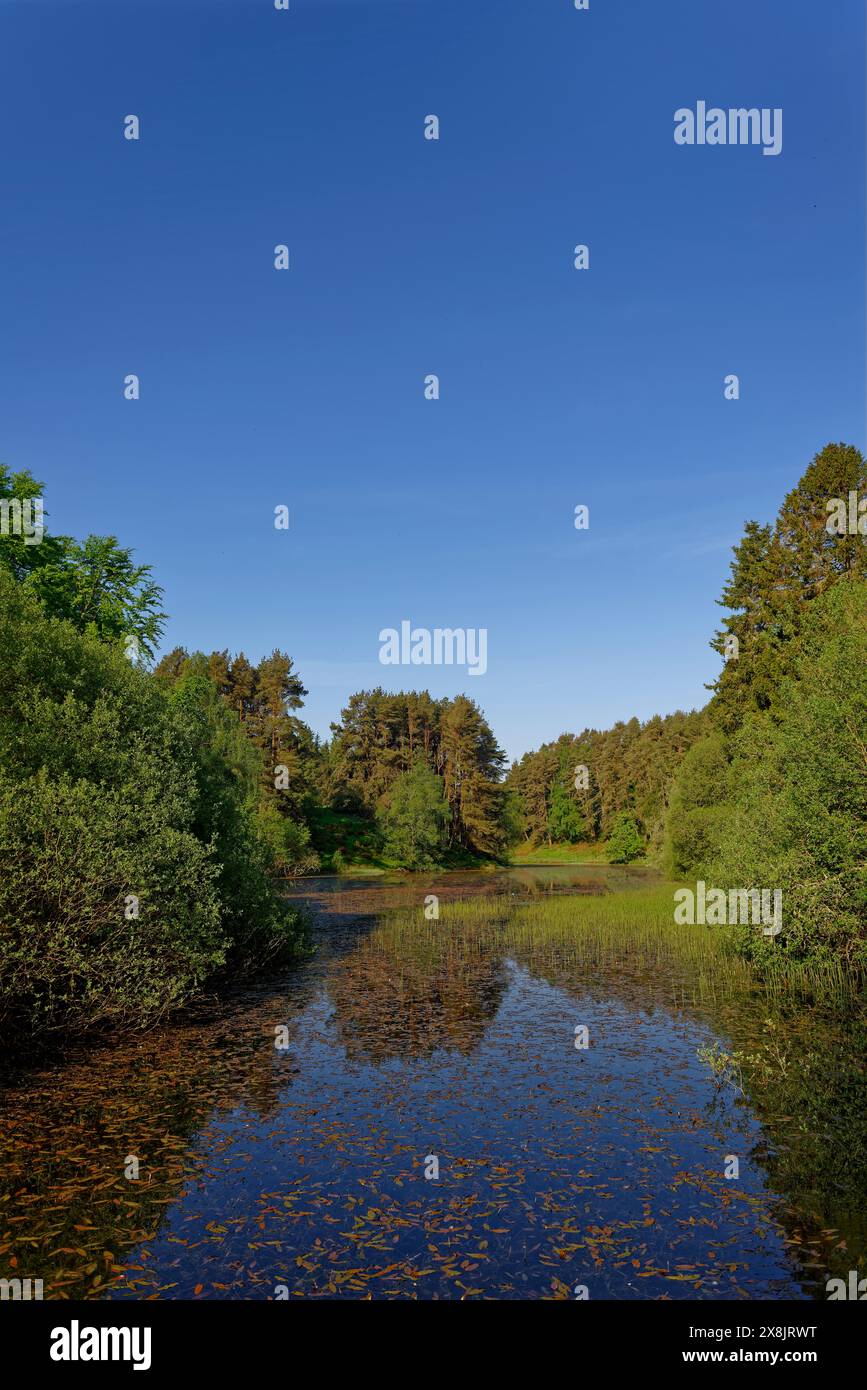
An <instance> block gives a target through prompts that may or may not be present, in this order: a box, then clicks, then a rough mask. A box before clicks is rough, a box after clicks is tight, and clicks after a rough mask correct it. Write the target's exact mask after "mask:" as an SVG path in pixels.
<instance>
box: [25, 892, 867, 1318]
mask: <svg viewBox="0 0 867 1390" xmlns="http://www.w3.org/2000/svg"><path fill="white" fill-rule="evenodd" d="M654 881H655V880H654V877H653V875H650V874H647V873H644V872H641V871H638V872H636V871H631V870H617V871H612V870H606V869H604V868H600V867H599V866H592V867H588V868H586V869H583V868H582V869H577V870H576V869H572V868H565V867H561V866H552V867H550V868H548V867H545V868H539V869H528V868H521V869H517V870H503V871H497V872H494V873H467V872H463V873H455V874H437V875H432V876H430V877H429V878H427V877H425V876H423V875H419V876H406V875H404V876H391V877H383V878H382V879H378V880H376V881H375V882H371V881H370V880H351V879H317V880H307V881H305V882H303V883H299V884H298V885H296V886H295V888H294V890H293V891H294V892H295V893H297V894H299V895H301V896H302V897H303V898H304V899H305V900H306V902H307V904H308V906H309V908H310V910H311V912H312V914H313V917H314V922H315V937H316V943H317V952H316V955H315V957H314V959H313V960H312V961H310V962H309V963H307V964H305V965H304V966H303V967H302V968H300V969H299V970H297V971H296V972H294V973H293V974H291V975H286V976H284V977H282V978H280V979H277V980H272V981H270V982H269V984H268V985H267V987H264V986H263V987H261V988H259V989H255V990H247V991H244V992H239V993H238V994H237V995H235V996H234V997H232V998H230V999H226V1000H222V1001H219V1002H211V1003H209V1004H208V1005H206V1006H205V1005H203V1006H201V1007H200V1008H199V1009H198V1010H197V1011H193V1012H192V1013H191V1014H190V1015H188V1016H187V1017H185V1018H184V1020H183V1021H181V1022H177V1023H173V1024H171V1025H166V1026H164V1027H161V1028H160V1029H159V1030H156V1031H154V1032H153V1033H149V1034H144V1035H138V1036H134V1037H126V1038H119V1039H117V1040H116V1041H114V1042H113V1043H112V1044H110V1045H106V1046H104V1047H101V1048H99V1049H98V1050H92V1051H89V1052H88V1051H82V1052H81V1053H79V1054H78V1055H75V1056H72V1057H71V1058H67V1059H65V1060H64V1061H63V1063H58V1064H57V1066H56V1067H54V1068H47V1069H44V1070H42V1071H41V1072H40V1073H38V1074H36V1075H30V1076H28V1077H27V1078H26V1081H24V1082H22V1083H21V1084H20V1085H19V1086H17V1087H16V1086H11V1087H9V1088H8V1089H7V1090H6V1091H5V1093H4V1094H3V1097H2V1100H0V1116H2V1129H0V1135H2V1138H0V1153H2V1190H0V1277H6V1278H12V1277H16V1276H17V1277H21V1278H25V1277H30V1278H42V1279H43V1281H44V1284H45V1296H46V1297H55V1298H57V1297H75V1298H81V1297H90V1298H100V1297H114V1298H129V1297H153V1296H157V1297H167V1298H176V1297H181V1298H188V1297H211V1298H232V1297H235V1298H274V1297H285V1296H289V1297H292V1296H299V1295H301V1296H308V1297H325V1298H329V1297H332V1298H336V1297H344V1298H345V1297H349V1298H366V1297H375V1298H455V1297H467V1296H469V1297H483V1296H488V1297H506V1298H509V1297H520V1298H566V1297H573V1296H574V1289H575V1287H576V1285H585V1286H587V1288H588V1291H589V1293H590V1296H591V1297H614V1298H624V1299H629V1298H660V1297H666V1298H702V1299H708V1298H760V1297H761V1298H774V1297H778V1298H779V1297H787V1298H803V1297H809V1296H811V1295H815V1296H824V1281H825V1279H826V1278H827V1277H828V1276H829V1275H830V1274H840V1273H842V1274H843V1275H844V1277H845V1273H846V1272H847V1271H848V1270H849V1269H850V1268H858V1267H859V1259H860V1262H861V1264H863V1251H864V1249H865V1240H864V1237H865V1230H864V1212H865V1191H864V1186H865V1172H867V1164H865V1158H867V1141H865V1131H867V1106H865V1103H864V1102H865V1098H867V1092H865V1070H864V1058H865V1055H867V1054H865V1050H864V1043H865V1040H867V1039H865V1033H864V1027H863V1022H861V1021H859V1018H858V1016H855V1017H853V1018H850V1019H847V1020H844V1019H841V1018H837V1017H831V1016H829V1015H824V1014H822V1013H820V1011H818V1010H816V1009H807V1008H804V1007H803V1006H802V1007H800V1008H798V1007H795V1006H794V1005H792V1004H789V1005H787V1006H785V1007H784V1006H783V1005H775V1006H773V1008H772V1007H771V1005H770V1004H769V1003H768V1000H767V999H766V997H765V996H764V995H762V993H761V992H760V991H757V990H755V989H752V988H750V987H748V986H747V985H746V984H743V983H739V984H737V985H736V987H732V986H731V984H730V985H729V986H728V987H726V988H722V987H720V988H718V989H717V988H712V989H710V990H708V989H705V988H704V985H703V984H702V981H701V980H700V979H699V978H698V973H697V967H696V965H695V963H694V961H692V959H688V960H687V959H684V958H683V956H682V954H679V952H678V947H677V945H676V944H672V945H671V948H670V950H669V949H666V950H665V951H663V952H662V953H660V952H659V951H656V952H654V951H652V950H650V949H649V947H648V946H647V945H646V943H642V941H641V940H640V939H639V940H637V941H636V942H635V943H634V944H630V945H629V947H628V948H624V947H621V946H618V947H617V948H616V949H614V950H613V951H611V952H609V954H607V955H604V954H603V955H601V956H599V957H590V956H588V955H587V953H586V949H585V947H586V942H585V943H584V945H582V946H581V949H580V950H579V949H578V945H577V943H578V942H579V941H580V940H581V938H580V932H581V927H582V916H581V914H582V901H581V900H582V898H585V897H588V898H593V899H598V898H599V897H600V896H603V895H606V896H611V895H622V901H623V904H624V912H625V913H626V914H627V915H628V913H629V911H630V909H629V906H628V904H629V895H630V894H631V893H632V892H633V891H634V890H635V889H641V888H646V887H648V886H649V885H652V884H653V883H654ZM430 894H436V896H437V898H438V900H439V906H440V907H441V909H442V911H443V918H442V920H428V919H426V918H425V916H424V911H423V904H424V900H425V898H426V897H428V896H429V895H430ZM564 898H568V901H566V902H564V901H562V899H564ZM558 900H560V901H559V909H558V910H559V912H560V916H561V918H562V917H563V913H564V912H565V913H566V914H567V917H566V919H565V920H566V925H567V928H568V930H567V931H566V932H565V933H564V932H562V931H560V930H559V929H558V930H555V929H554V928H553V926H552V927H551V929H550V930H548V928H547V926H546V925H545V923H546V917H545V914H546V913H549V912H550V913H553V912H554V909H555V904H556V902H557V901H558ZM635 901H636V902H637V901H638V899H635ZM547 903H550V904H551V906H550V908H549V907H546V904H547ZM465 904H469V906H467V907H466V908H465V907H464V905H465ZM470 909H472V910H470ZM449 913H453V914H455V915H454V916H453V917H452V918H450V917H449ZM528 913H529V914H530V916H528V915H527V914H528ZM461 914H464V915H463V916H462V915H461ZM532 914H535V916H534V915H532ZM540 914H541V915H540ZM540 923H541V924H542V925H541V926H540ZM581 1025H583V1026H586V1028H587V1029H588V1033H589V1046H588V1047H587V1048H586V1049H580V1048H578V1047H576V1041H577V1040H578V1039H577V1038H576V1034H575V1028H576V1026H581ZM280 1029H285V1034H284V1033H280V1032H279V1031H278V1030H280ZM283 1043H285V1044H286V1046H282V1044H283ZM277 1044H281V1046H277ZM700 1052H701V1053H702V1054H703V1055H702V1056H699V1053H700ZM720 1056H722V1057H723V1058H728V1059H732V1058H733V1059H734V1060H729V1061H724V1062H718V1064H717V1065H716V1076H715V1075H714V1073H713V1068H712V1067H711V1066H709V1064H708V1060H707V1059H708V1058H711V1059H713V1058H717V1059H718V1058H719V1057H720ZM133 1158H134V1159H136V1160H137V1163H138V1171H139V1176H138V1178H137V1179H131V1178H129V1177H127V1176H125V1170H126V1172H129V1171H131V1169H130V1163H131V1160H132V1159H133ZM732 1158H736V1159H737V1160H738V1163H739V1176H738V1178H737V1179H736V1180H732V1179H730V1178H727V1177H726V1176H725V1171H726V1167H727V1164H728V1166H731V1165H730V1162H729V1161H730V1160H731V1159H732Z"/></svg>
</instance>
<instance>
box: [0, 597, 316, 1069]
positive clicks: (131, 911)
mask: <svg viewBox="0 0 867 1390" xmlns="http://www.w3.org/2000/svg"><path fill="white" fill-rule="evenodd" d="M0 650H2V652H3V653H4V661H3V663H2V667H0V856H2V862H3V866H4V868H3V873H2V874H0V1039H2V1041H3V1042H4V1043H5V1044H7V1045H8V1044H9V1043H11V1042H13V1041H18V1042H21V1041H23V1040H24V1038H26V1037H29V1036H35V1035H38V1034H45V1033H53V1032H55V1031H59V1030H63V1031H64V1032H67V1033H73V1032H80V1031H84V1030H86V1029H89V1028H93V1027H95V1026H104V1025H106V1024H110V1023H115V1024H122V1025H141V1024H144V1023H147V1022H149V1021H151V1020H153V1019H154V1018H156V1017H158V1016H159V1015H160V1014H161V1013H164V1012H165V1011H166V1010H167V1009H169V1008H171V1007H173V1006H175V1005H176V1004H178V1003H179V1002H180V1001H181V1000H183V999H184V998H186V997H188V996H189V994H190V993H191V992H192V991H193V990H195V989H196V988H197V987H198V986H199V985H201V983H202V982H203V981H204V980H205V979H207V978H209V977H212V976H213V975H214V973H215V972H216V971H219V970H220V969H225V968H228V967H231V968H232V969H234V970H237V969H238V968H242V967H246V966H248V965H251V964H253V963H254V962H256V961H257V960H261V959H266V958H271V957H273V956H275V955H276V954H277V953H278V952H283V953H285V952H287V951H289V952H291V951H294V950H297V949H298V948H299V946H300V943H301V928H300V924H299V920H298V917H297V914H295V913H294V911H293V910H292V909H290V908H288V906H286V905H285V904H283V903H282V902H280V900H279V898H278V897H277V896H276V894H275V892H274V889H273V888H272V886H271V884H270V882H269V879H268V876H267V872H266V871H267V868H268V855H267V851H266V849H265V847H264V846H263V845H262V844H261V842H260V841H259V840H258V839H257V837H256V834H255V827H254V822H253V819H252V816H251V815H250V813H249V811H248V809H247V805H246V791H245V784H244V779H243V776H241V775H239V768H240V764H238V765H233V761H232V756H231V754H232V747H233V743H232V731H231V728H230V727H229V726H230V724H231V721H230V720H229V721H228V723H226V722H223V720H222V717H221V716H222V713H223V712H222V711H215V710H214V709H213V708H212V706H211V704H210V702H209V700H208V698H207V697H206V696H205V694H204V693H203V691H202V690H201V689H200V688H198V687H196V686H195V685H194V684H191V685H190V686H188V687H186V688H185V689H184V690H181V691H178V693H177V697H175V696H173V697H172V698H171V699H169V698H167V697H166V695H165V694H164V692H163V691H162V690H161V689H160V688H159V687H158V686H157V684H156V682H155V681H154V680H153V679H152V678H151V677H150V676H148V675H147V674H146V673H145V672H143V671H141V670H139V669H137V668H135V667H133V666H132V665H131V664H130V663H129V662H128V661H127V660H126V658H125V657H124V655H123V654H122V652H121V651H120V650H119V648H118V647H116V646H113V645H109V644H106V643H104V642H101V641H100V640H99V639H98V638H97V637H95V636H91V635H86V634H85V635H82V634H81V633H79V632H77V631H76V630H75V629H74V627H73V626H72V625H71V624H69V623H67V622H63V621H60V620H57V619H53V618H48V617H47V616H46V615H45V611H44V609H43V608H42V606H41V604H40V602H39V601H38V599H37V598H36V597H35V596H34V595H33V594H32V593H30V592H28V591H27V589H26V588H25V587H24V586H21V585H18V584H16V583H15V581H14V580H13V579H12V578H11V577H10V576H8V575H6V574H3V573H0ZM252 772H253V769H252V768H250V767H249V766H248V767H247V775H248V776H250V775H252ZM136 914H137V915H136Z"/></svg>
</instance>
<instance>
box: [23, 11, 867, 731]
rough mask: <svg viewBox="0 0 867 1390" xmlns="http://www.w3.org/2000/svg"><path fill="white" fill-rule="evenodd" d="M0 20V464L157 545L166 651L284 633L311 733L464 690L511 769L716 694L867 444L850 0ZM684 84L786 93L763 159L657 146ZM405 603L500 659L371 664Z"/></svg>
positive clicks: (744, 98)
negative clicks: (836, 484)
mask: <svg viewBox="0 0 867 1390" xmlns="http://www.w3.org/2000/svg"><path fill="white" fill-rule="evenodd" d="M0 33H2V44H0V131H2V135H0V168H2V189H3V215H2V218H0V305H2V313H0V336H2V343H0V362H2V371H0V419H2V425H3V428H2V435H0V460H2V461H3V462H5V463H6V464H7V465H9V466H11V467H13V468H29V469H30V470H31V471H32V472H33V473H34V474H35V475H36V476H37V477H38V478H41V479H43V480H44V482H45V498H46V507H47V510H48V512H49V514H50V520H49V523H48V524H49V526H50V527H51V529H53V530H55V531H64V532H69V533H72V534H74V535H79V536H83V535H85V534H87V533H88V532H91V531H93V532H97V533H114V534H116V535H117V536H118V537H119V538H120V539H121V541H122V542H123V543H124V544H127V545H131V546H133V547H134V549H135V552H136V554H137V556H138V557H139V558H140V559H142V560H146V561H148V562H149V563H151V564H152V565H153V566H154V569H155V573H156V578H157V579H158V580H159V582H160V583H161V584H162V585H163V586H164V588H165V591H166V607H167V608H168V610H169V612H170V614H171V620H170V622H169V625H168V628H167V632H166V637H165V642H164V649H168V648H169V647H171V646H174V645H175V644H178V643H180V644H183V645H185V646H188V647H201V648H203V649H205V650H210V649H211V648H214V647H220V648H222V647H229V648H230V649H232V650H233V651H234V650H237V649H239V648H243V649H244V650H245V651H246V653H247V655H248V656H249V657H251V658H252V659H258V657H260V656H261V655H263V654H265V653H267V652H268V651H270V650H271V649H272V648H273V647H274V646H279V647H282V648H284V649H286V650H288V651H289V652H290V654H291V655H292V657H293V658H294V660H295V662H296V665H297V666H298V668H299V670H300V673H301V676H302V678H303V679H304V681H305V684H306V685H307V686H308V687H309V689H310V696H309V699H308V701H307V704H306V708H305V714H306V717H307V718H308V719H309V720H310V722H311V724H312V725H313V727H314V728H315V729H316V730H317V731H318V732H320V733H323V734H326V733H327V731H328V725H329V722H330V721H331V720H332V719H335V718H337V717H338V714H339V711H340V709H341V707H342V705H343V704H344V703H345V701H346V698H347V697H348V695H349V694H350V693H351V692H352V691H353V690H356V689H360V688H366V687H370V686H372V685H375V684H379V683H381V684H383V685H385V686H386V688H392V689H399V688H402V687H403V688H411V687H413V686H415V687H424V686H427V687H428V688H429V689H430V690H431V692H432V693H433V694H435V695H444V694H456V693H458V691H460V690H462V689H463V690H465V691H466V692H467V693H468V694H470V695H471V696H473V698H475V699H477V700H478V701H479V702H480V704H481V705H482V707H483V709H484V710H485V711H486V713H487V715H488V717H489V719H490V721H491V723H492V725H493V727H494V730H495V732H496V733H497V735H498V737H499V739H500V741H501V743H503V745H504V746H505V747H506V749H507V751H508V752H509V754H510V756H517V755H520V754H521V753H522V752H523V751H525V750H526V749H527V748H530V747H533V746H536V745H538V744H539V743H540V742H542V741H543V740H545V739H549V738H554V737H556V736H557V735H558V734H559V733H561V732H562V731H563V730H566V729H569V730H573V731H577V730H579V729H580V728H582V727H583V726H585V725H593V726H596V727H607V726H609V725H610V724H611V723H613V722H614V721H615V720H617V719H618V718H628V717H630V716H631V715H633V714H637V715H638V716H639V717H641V718H647V717H648V716H649V715H651V714H652V713H654V712H660V713H665V712H667V711H670V710H673V709H676V708H678V707H680V708H691V707H694V706H698V705H700V704H702V703H703V702H704V700H705V698H706V692H705V690H704V688H703V685H704V682H706V681H708V680H710V679H712V678H713V676H714V675H715V673H716V671H717V669H718V665H719V659H718V658H717V657H716V655H715V654H714V653H713V652H711V651H710V650H709V648H708V646H707V642H708V639H709V637H710V636H711V634H712V632H713V630H714V628H715V626H716V625H717V622H718V618H719V612H720V610H719V609H718V608H717V607H716V605H715V602H714V600H715V599H716V598H717V597H718V595H719V592H720V589H721V586H722V583H723V581H724V578H725V576H726V574H727V569H728V561H729V558H730V546H731V545H732V544H733V543H735V542H736V541H737V539H738V537H739V535H740V533H741V530H742V527H743V523H744V521H745V520H747V519H748V518H750V517H755V518H757V519H759V520H767V519H770V518H771V517H772V516H773V515H774V514H775V513H776V510H777V507H778V505H779V503H780V501H781V500H782V497H783V495H784V494H785V492H786V491H788V489H789V488H790V487H791V486H792V485H794V483H795V482H796V480H797V478H798V477H799V476H800V474H801V472H802V471H803V469H804V467H805V466H806V465H807V463H808V462H809V460H810V459H811V457H812V456H813V454H814V453H815V452H816V451H817V450H818V449H819V448H821V446H822V445H823V444H825V443H826V442H828V441H829V440H846V441H847V442H852V443H855V444H858V445H859V446H860V447H863V446H864V371H865V360H864V358H865V347H864V344H865V332H864V329H865V321H864V320H865V287H864V244H865V218H864V171H865V140H864V131H865V120H864V115H865V113H864V52H865V44H864V6H863V3H862V0H835V2H834V3H833V4H828V3H824V4H819V3H817V2H816V0H729V2H728V3H726V4H725V5H720V4H713V3H709V0H707V2H706V0H658V2H657V3H654V0H591V6H590V10H589V11H587V12H577V11H576V10H575V9H574V8H573V5H572V3H571V0H532V3H523V0H521V3H518V2H517V0H500V2H499V3H491V0H436V3H433V2H432V0H431V2H430V3H425V0H391V3H389V0H342V3H341V0H292V8H291V9H290V10H289V12H288V13H283V12H277V11H275V10H274V8H273V3H272V0H208V2H207V3H195V2H194V0H173V2H172V3H170V4H162V3H155V0H110V3H94V2H93V0H62V3H53V2H52V0H0ZM699 99H702V100H706V101H708V103H709V104H718V105H719V106H722V107H725V108H727V107H729V106H758V107H782V108H783V112H784V119H783V150H782V153H781V154H780V155H779V156H777V157H766V156H763V155H762V153H761V150H760V149H758V148H755V147H724V148H709V147H705V148H697V147H696V148H681V147H678V146H676V145H675V143H674V140H673V129H674V120H673V115H674V111H675V110H676V109H677V108H678V107H682V106H692V107H694V106H695V104H696V102H697V101H698V100H699ZM130 113H134V114H137V115H138V116H139V117H140V119H141V139H140V140H139V141H138V142H137V143H135V142H131V141H126V140H125V139H124V138H123V118H124V117H125V116H126V115H128V114H130ZM431 113H434V114H436V115H438V116H439V118H440V121H441V138H440V140H439V142H438V143H435V142H431V141H425V140H424V139H423V121H424V117H425V116H426V115H428V114H431ZM279 242H285V243H287V244H288V245H289V247H290V254H291V269H290V270H289V271H288V272H286V273H282V272H277V271H275V270H274V269H273V248H274V246H275V244H277V243H279ZM578 242H584V243H587V244H588V245H589V246H590V257H591V264H590V270H589V271H588V272H577V271H575V270H574V269H573V266H572V249H573V247H574V246H575V244H576V243H578ZM130 372H135V373H137V374H138V375H139V376H140V378H141V384H142V385H141V390H142V395H141V400H140V401H138V402H128V401H125V400H124V398H123V379H124V377H125V376H126V374H127V373H130ZM731 372H734V373H737V374H738V375H739V376H740V380H741V399H740V400H739V401H737V402H727V401H725V400H724V399H723V378H724V376H725V375H726V374H727V373H731ZM427 373H437V374H438V375H439V376H440V378H441V383H442V397H441V399H440V400H439V401H438V402H429V401H425V399H424V397H423V379H424V377H425V375H426V374H427ZM582 502H583V503H586V504H587V505H589V507H590V530H589V531H588V532H577V531H576V530H575V529H574V526H573V511H574V507H575V506H576V504H578V503H582ZM279 503H285V504H286V505H288V507H289V509H290V515H291V527H290V530H289V531H288V532H285V531H277V530H275V529H274V526H273V509H274V507H275V506H276V505H277V504H279ZM403 618H410V619H412V621H413V623H414V624H415V625H418V626H425V627H429V628H433V627H437V626H442V627H468V628H469V627H486V628H487V629H488V633H489V638H488V648H489V653H488V671H487V674H486V675H485V676H483V677H478V678H468V677H467V676H466V675H465V674H463V673H460V672H456V671H454V670H449V669H448V668H434V667H431V668H412V667H409V668H400V667H397V668H393V667H383V666H381V665H380V664H379V662H378V652H379V642H378V633H379V631H380V629H381V628H383V627H390V626H394V627H397V626H399V623H400V621H401V619H403Z"/></svg>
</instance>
